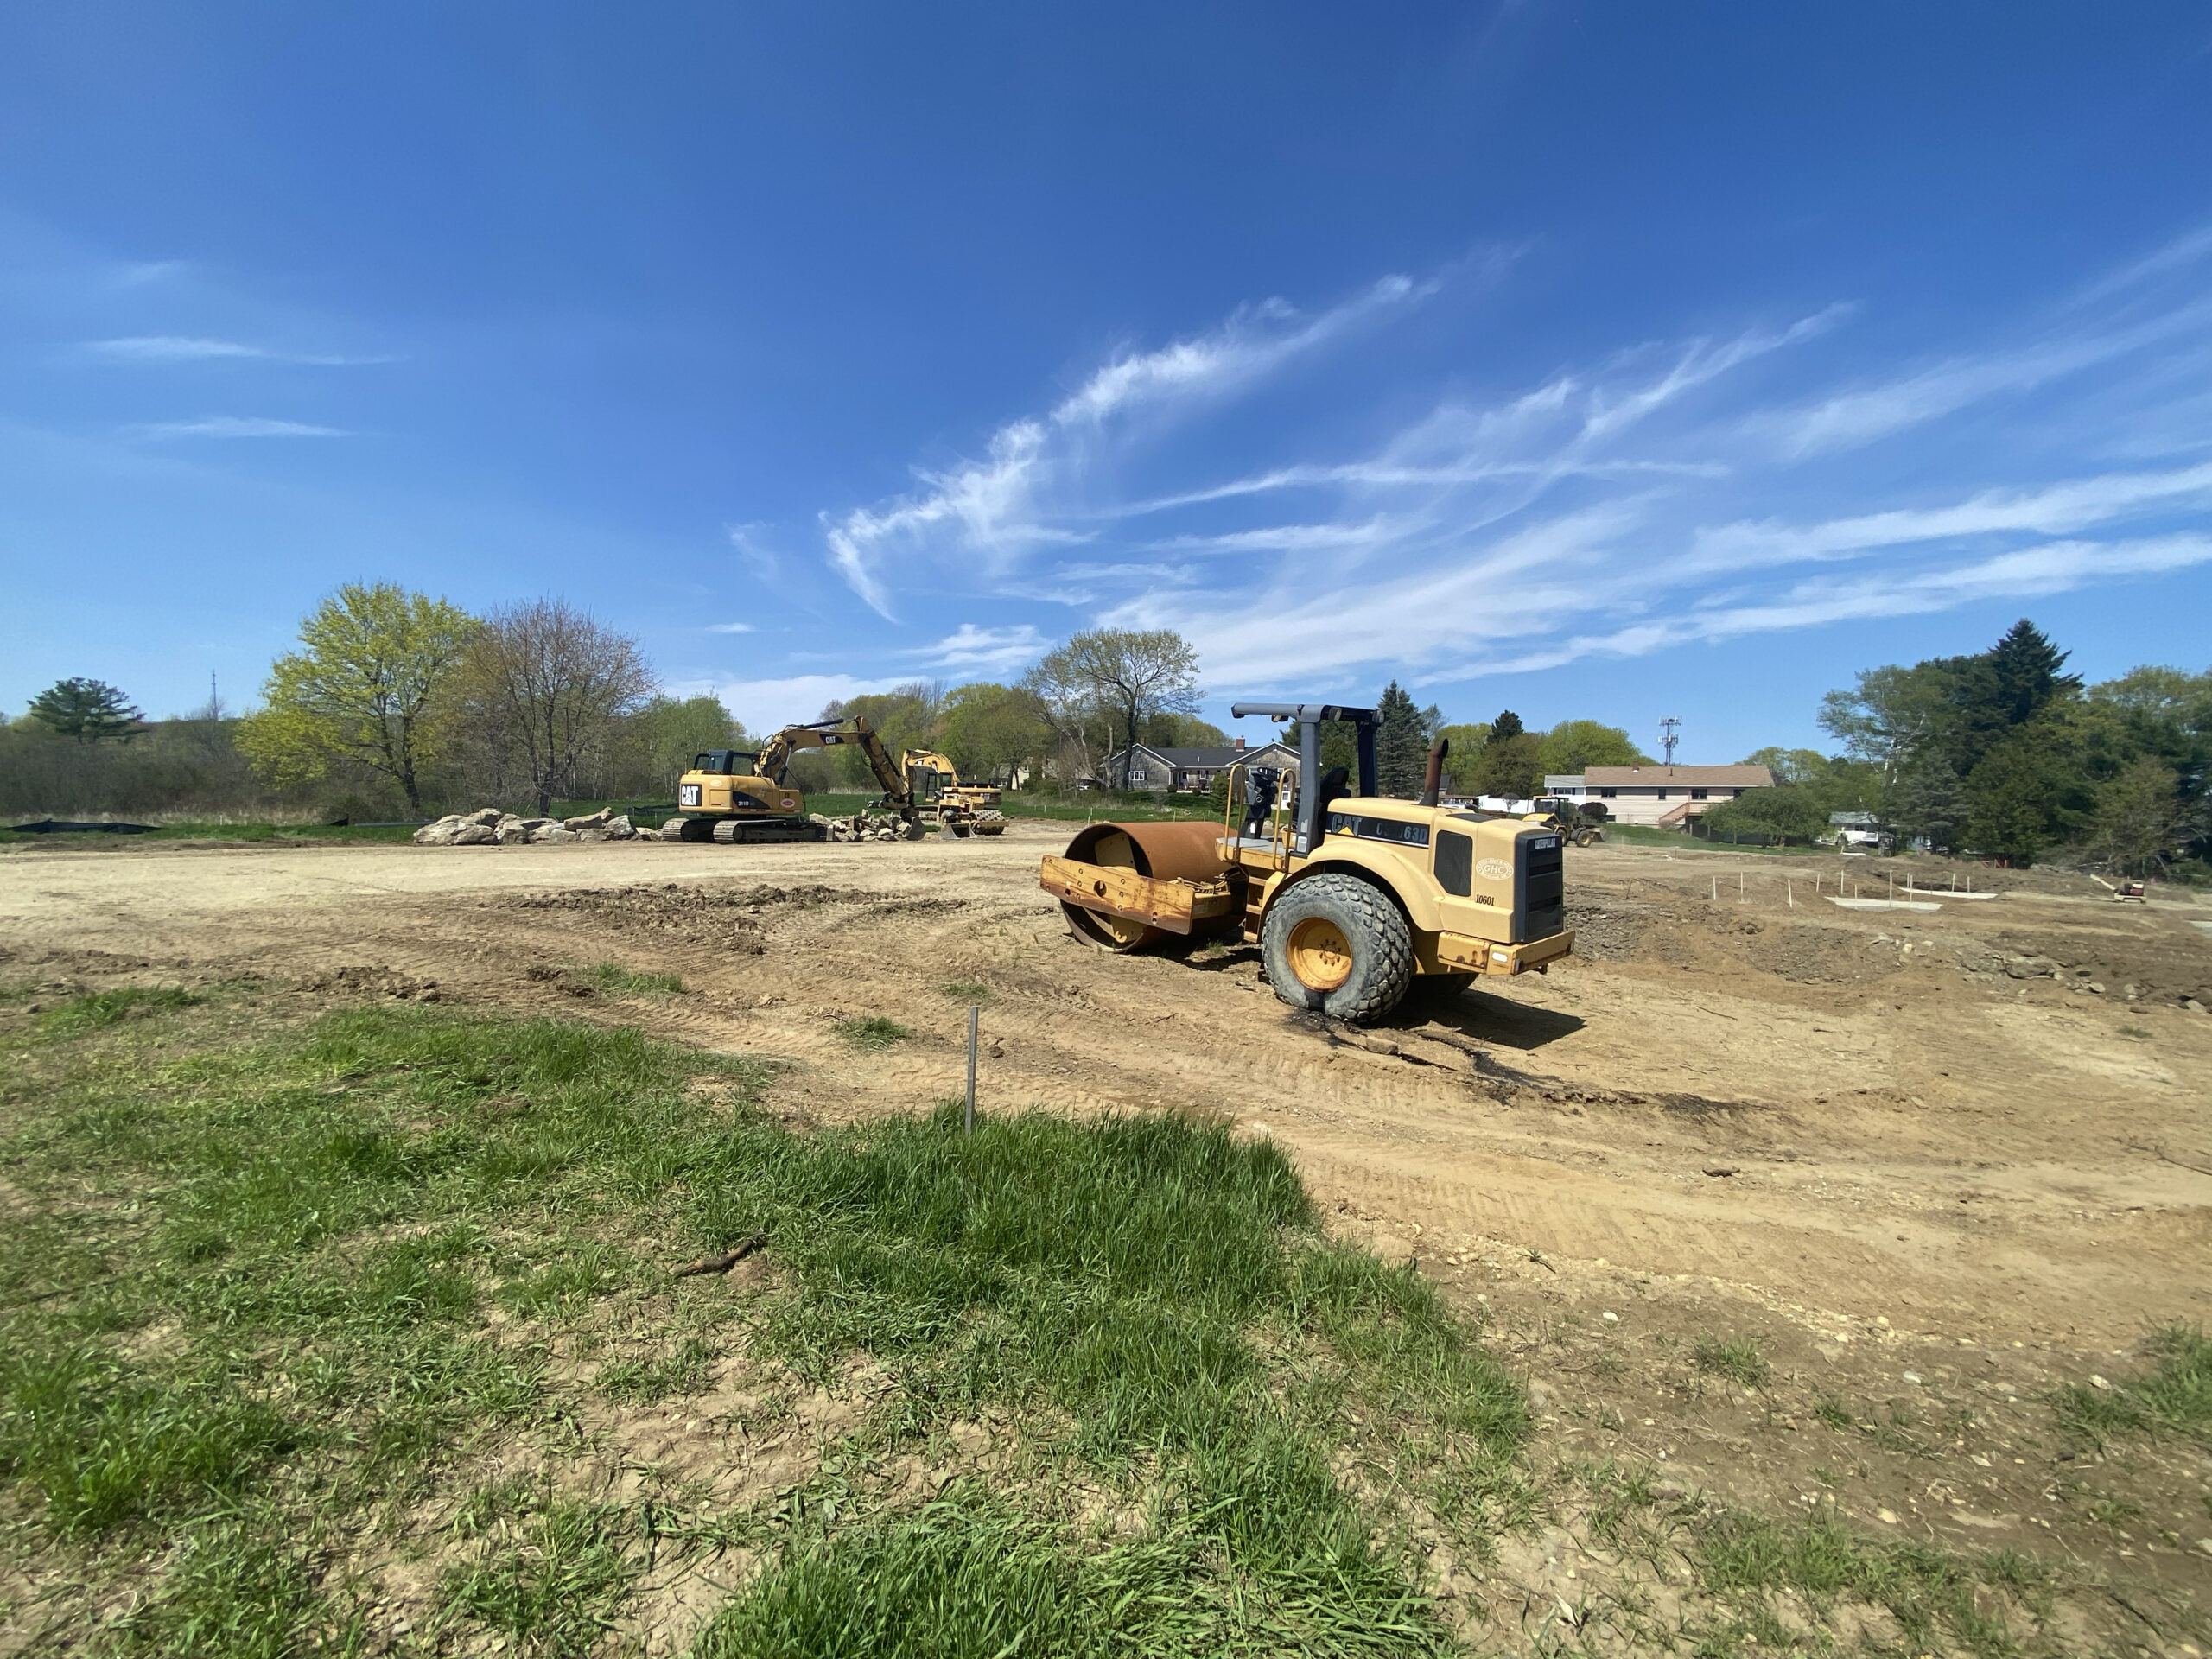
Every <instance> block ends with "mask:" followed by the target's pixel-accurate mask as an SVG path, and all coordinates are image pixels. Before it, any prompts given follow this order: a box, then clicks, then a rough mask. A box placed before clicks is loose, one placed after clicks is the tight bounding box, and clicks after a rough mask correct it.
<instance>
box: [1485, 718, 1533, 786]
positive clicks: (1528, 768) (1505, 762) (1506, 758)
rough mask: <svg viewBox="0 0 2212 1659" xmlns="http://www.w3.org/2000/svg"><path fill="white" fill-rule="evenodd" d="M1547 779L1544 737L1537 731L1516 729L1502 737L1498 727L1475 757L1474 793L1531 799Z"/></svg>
mask: <svg viewBox="0 0 2212 1659" xmlns="http://www.w3.org/2000/svg"><path fill="white" fill-rule="evenodd" d="M1543 780H1544V766H1543V740H1542V738H1541V737H1540V736H1538V735H1537V734H1535V733H1534V732H1514V733H1511V734H1509V735H1507V736H1504V737H1500V736H1499V735H1498V733H1497V726H1495V725H1493V726H1492V727H1491V734H1490V741H1489V742H1487V743H1485V744H1484V745H1483V752H1482V753H1481V754H1480V755H1479V756H1478V757H1477V758H1476V760H1475V775H1474V792H1475V793H1476V794H1478V795H1502V796H1504V797H1506V798H1508V799H1511V800H1528V799H1530V798H1533V797H1534V796H1535V794H1536V792H1537V791H1538V790H1539V789H1540V788H1541V786H1542V784H1543Z"/></svg>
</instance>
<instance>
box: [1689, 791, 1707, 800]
mask: <svg viewBox="0 0 2212 1659" xmlns="http://www.w3.org/2000/svg"><path fill="white" fill-rule="evenodd" d="M1704 798H1705V791H1703V790H1701V789H1694V790H1692V791H1690V799H1692V800H1694V801H1701V800H1703V799H1704Z"/></svg>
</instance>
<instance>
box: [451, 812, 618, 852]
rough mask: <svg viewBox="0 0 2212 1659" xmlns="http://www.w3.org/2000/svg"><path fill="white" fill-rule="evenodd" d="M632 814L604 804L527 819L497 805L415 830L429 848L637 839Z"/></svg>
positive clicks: (464, 813)
mask: <svg viewBox="0 0 2212 1659" xmlns="http://www.w3.org/2000/svg"><path fill="white" fill-rule="evenodd" d="M637 838H638V832H637V831H636V830H635V829H632V827H631V825H630V820H629V818H628V817H627V816H626V815H625V814H623V813H620V812H617V811H616V810H614V809H613V807H601V809H600V810H598V811H596V812H587V813H585V814H584V815H583V816H582V817H576V818H525V817H523V816H522V815H521V814H520V813H518V812H502V811H501V810H499V808H498V807H496V806H487V807H485V808H484V809H483V810H481V811H477V812H454V813H449V814H448V815H447V816H446V817H442V818H440V819H439V820H438V821H437V822H436V823H426V824H424V825H423V827H422V828H421V829H417V830H416V832H415V839H416V841H417V842H420V843H421V844H422V845H423V846H425V847H518V846H521V845H523V844H524V842H530V843H532V844H536V843H540V842H550V841H635V840H636V839H637Z"/></svg>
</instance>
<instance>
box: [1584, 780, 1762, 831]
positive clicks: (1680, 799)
mask: <svg viewBox="0 0 2212 1659" xmlns="http://www.w3.org/2000/svg"><path fill="white" fill-rule="evenodd" d="M1773 786H1774V774H1773V773H1772V772H1769V771H1768V770H1767V769H1766V768H1765V767H1764V766H1592V767H1590V768H1588V769H1587V770H1586V771H1584V772H1570V773H1561V774H1555V775H1553V776H1550V777H1547V778H1546V779H1544V793H1546V794H1547V795H1556V796H1559V797H1560V798H1561V799H1563V800H1569V801H1596V802H1598V803H1599V804H1601V805H1602V806H1604V807H1605V812H1606V815H1607V816H1608V817H1611V818H1614V819H1617V820H1618V822H1620V823H1641V824H1647V825H1652V826H1656V827H1658V828H1662V829H1681V828H1682V827H1683V825H1684V823H1686V821H1687V820H1688V819H1690V818H1694V817H1703V816H1704V815H1705V814H1706V812H1707V810H1710V809H1711V808H1712V807H1713V806H1714V805H1715V804H1718V803H1719V802H1721V801H1732V800H1734V799H1735V798H1737V797H1738V795H1741V794H1742V793H1743V792H1744V791H1745V790H1750V789H1771V788H1772V787H1773Z"/></svg>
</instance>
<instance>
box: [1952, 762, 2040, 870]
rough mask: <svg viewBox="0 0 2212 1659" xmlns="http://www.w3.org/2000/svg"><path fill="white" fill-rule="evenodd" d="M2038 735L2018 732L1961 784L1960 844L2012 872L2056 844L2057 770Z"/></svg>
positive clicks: (2027, 864)
mask: <svg viewBox="0 0 2212 1659" xmlns="http://www.w3.org/2000/svg"><path fill="white" fill-rule="evenodd" d="M2039 735H2040V734H2037V732H2035V731H2034V730H2032V729H2030V728H2023V729H2022V730H2020V731H2018V732H2016V733H2014V734H2012V735H2011V736H2009V737H2007V738H2005V740H2004V741H2002V742H2000V743H1998V744H1997V745H1995V746H1994V747H1992V748H1991V749H1990V750H1989V752H1988V753H1986V754H1985V755H1984V756H1983V757H1982V760H1981V763H1980V765H1979V766H1976V767H1975V768H1974V771H1973V772H1972V773H1970V774H1969V775H1968V777H1967V780H1966V791H1965V792H1966V804H1967V822H1966V834H1965V836H1964V837H1963V839H1964V842H1965V844H1966V845H1967V846H1968V847H1970V848H1972V849H1974V851H1976V852H1979V853H1982V854H1985V855H1988V856H1991V857H1994V858H2001V859H2003V860H2004V861H2005V862H2006V863H2008V864H2010V865H2012V867H2013V868H2016V869H2025V868H2028V867H2029V866H2030V865H2031V864H2033V863H2034V862H2035V861H2036V859H2037V857H2038V856H2039V855H2041V854H2042V853H2043V851H2044V849H2045V848H2047V847H2049V846H2050V845H2051V843H2052V842H2055V841H2056V840H2058V839H2059V836H2060V834H2061V829H2062V826H2061V824H2060V823H2058V822H2057V821H2056V820H2057V809H2058V804H2059V802H2058V797H2059V791H2060V790H2061V788H2062V786H2063V782H2064V780H2063V777H2062V776H2061V774H2060V768H2059V766H2058V765H2057V764H2056V760H2055V758H2054V757H2053V756H2052V755H2051V753H2050V751H2049V750H2048V748H2046V747H2044V745H2043V744H2042V743H2040V742H2039V741H2038V736H2039Z"/></svg>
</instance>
